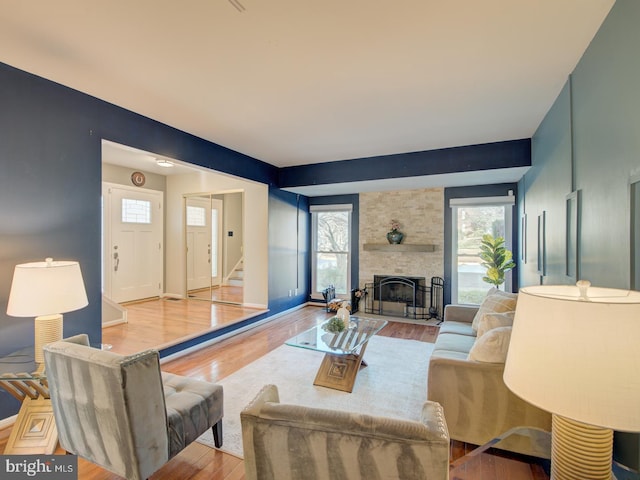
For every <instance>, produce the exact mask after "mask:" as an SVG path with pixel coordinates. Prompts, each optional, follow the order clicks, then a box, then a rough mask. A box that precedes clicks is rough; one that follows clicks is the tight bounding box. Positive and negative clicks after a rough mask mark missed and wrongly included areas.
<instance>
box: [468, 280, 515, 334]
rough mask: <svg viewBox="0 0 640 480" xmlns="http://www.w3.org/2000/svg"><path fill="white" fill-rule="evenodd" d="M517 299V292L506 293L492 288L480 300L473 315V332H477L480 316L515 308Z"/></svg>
mask: <svg viewBox="0 0 640 480" xmlns="http://www.w3.org/2000/svg"><path fill="white" fill-rule="evenodd" d="M517 300H518V294H517V293H508V292H503V291H501V290H498V289H497V288H495V287H494V288H492V289H491V290H489V293H487V296H486V297H485V298H484V300H483V301H482V304H481V305H480V308H478V311H477V313H476V315H475V317H473V322H472V323H471V328H473V331H474V332H477V331H478V324H479V323H480V320H482V317H484V316H485V315H486V314H487V313H504V312H509V311H511V310H515V309H516V302H517Z"/></svg>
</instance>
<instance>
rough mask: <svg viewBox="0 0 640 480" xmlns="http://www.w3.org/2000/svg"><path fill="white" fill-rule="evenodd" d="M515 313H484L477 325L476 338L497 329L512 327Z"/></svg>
mask: <svg viewBox="0 0 640 480" xmlns="http://www.w3.org/2000/svg"><path fill="white" fill-rule="evenodd" d="M515 315H516V312H514V311H510V312H504V313H486V314H485V315H484V316H483V317H482V319H480V323H478V337H482V336H483V335H484V334H485V333H487V332H488V331H489V330H493V329H494V328H498V327H510V326H512V325H513V318H514V317H515Z"/></svg>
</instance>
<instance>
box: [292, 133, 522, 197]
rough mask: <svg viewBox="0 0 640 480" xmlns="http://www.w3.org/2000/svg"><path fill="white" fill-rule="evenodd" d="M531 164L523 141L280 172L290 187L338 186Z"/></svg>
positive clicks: (315, 165)
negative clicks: (367, 181)
mask: <svg viewBox="0 0 640 480" xmlns="http://www.w3.org/2000/svg"><path fill="white" fill-rule="evenodd" d="M530 165H531V141H530V140H529V139H522V140H511V141H507V142H496V143H486V144H482V145H470V146H464V147H455V148H443V149H440V150H429V151H423V152H411V153H401V154H396V155H383V156H379V157H369V158H358V159H354V160H343V161H340V162H330V163H324V164H311V165H299V166H295V167H287V168H282V169H280V171H279V186H280V188H287V187H298V186H304V185H322V184H328V183H335V182H336V181H337V179H339V180H340V181H341V182H344V181H345V179H348V181H351V182H357V181H364V180H377V179H383V178H402V177H414V176H420V175H438V174H443V173H455V172H470V171H476V170H492V169H497V168H511V167H528V166H530Z"/></svg>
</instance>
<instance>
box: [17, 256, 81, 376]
mask: <svg viewBox="0 0 640 480" xmlns="http://www.w3.org/2000/svg"><path fill="white" fill-rule="evenodd" d="M88 303H89V302H88V301H87V293H86V291H85V288H84V282H83V280H82V273H81V272H80V265H79V264H78V262H71V261H56V262H54V261H53V260H52V259H51V258H47V259H46V260H45V261H44V262H33V263H23V264H21V265H16V267H15V270H14V273H13V281H12V283H11V293H9V302H8V305H7V315H11V316H13V317H36V319H35V342H34V355H35V361H36V363H38V364H39V371H41V370H42V369H43V368H44V355H43V352H42V347H43V346H44V345H46V344H47V343H50V342H54V341H56V340H60V339H61V338H62V314H63V313H66V312H71V311H73V310H78V309H80V308H83V307H86V306H87V305H88Z"/></svg>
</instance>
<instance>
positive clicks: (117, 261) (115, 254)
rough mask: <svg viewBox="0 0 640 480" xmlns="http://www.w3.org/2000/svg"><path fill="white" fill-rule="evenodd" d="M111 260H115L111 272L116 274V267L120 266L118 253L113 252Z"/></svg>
mask: <svg viewBox="0 0 640 480" xmlns="http://www.w3.org/2000/svg"><path fill="white" fill-rule="evenodd" d="M113 259H114V260H115V262H114V264H113V271H114V272H117V271H118V266H119V265H120V257H119V256H118V252H115V253H114V254H113Z"/></svg>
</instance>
